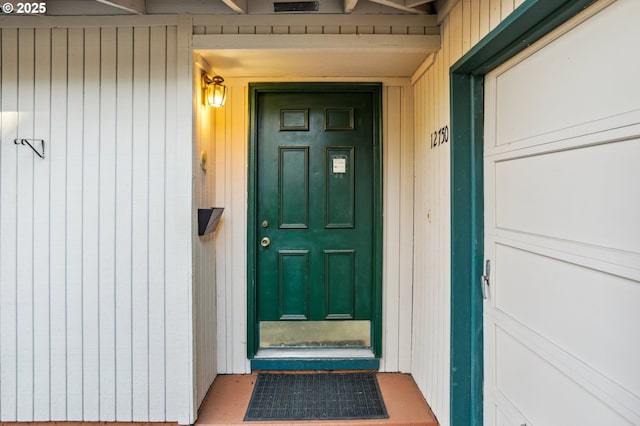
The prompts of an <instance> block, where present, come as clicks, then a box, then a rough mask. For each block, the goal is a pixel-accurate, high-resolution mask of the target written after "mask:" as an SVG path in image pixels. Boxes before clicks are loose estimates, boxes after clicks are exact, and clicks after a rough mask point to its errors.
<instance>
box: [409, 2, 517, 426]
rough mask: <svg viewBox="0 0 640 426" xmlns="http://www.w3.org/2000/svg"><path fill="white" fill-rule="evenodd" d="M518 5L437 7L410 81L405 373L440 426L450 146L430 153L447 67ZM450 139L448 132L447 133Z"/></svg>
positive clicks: (444, 109) (446, 353)
mask: <svg viewBox="0 0 640 426" xmlns="http://www.w3.org/2000/svg"><path fill="white" fill-rule="evenodd" d="M521 3H522V1H521V0H516V1H514V0H451V1H449V2H447V3H445V4H444V6H443V7H442V8H441V15H439V17H438V18H439V21H440V22H441V24H440V28H441V36H442V48H441V50H440V51H439V52H438V53H437V56H436V58H435V61H434V62H433V64H432V65H431V66H430V67H429V68H428V69H427V71H426V72H424V73H422V74H417V75H415V76H414V77H413V78H412V82H413V83H414V87H413V88H414V100H415V151H416V155H415V175H416V186H415V188H416V190H415V235H416V238H415V245H414V259H415V262H414V289H413V291H414V293H413V295H414V297H413V347H412V351H411V354H412V355H411V373H412V375H413V377H414V379H415V380H416V383H417V384H418V386H419V387H420V389H421V391H422V393H423V394H424V396H425V398H426V399H427V401H428V402H429V405H430V406H431V408H432V409H433V411H434V413H435V415H436V416H437V418H438V420H439V421H440V424H441V425H443V426H446V425H448V424H449V392H450V383H449V374H450V361H449V359H450V331H451V329H450V321H451V306H450V304H451V292H450V289H451V287H450V286H451V282H450V275H451V270H450V263H451V257H450V253H451V238H450V233H451V223H450V195H449V194H450V161H449V159H450V151H449V149H450V145H449V143H450V142H448V143H446V144H444V145H440V146H438V147H435V148H431V145H430V143H431V133H432V132H436V131H438V130H439V129H440V128H443V127H445V126H449V108H450V99H449V68H450V66H451V65H452V64H453V63H455V62H456V61H457V60H458V59H460V58H461V57H462V55H464V53H466V52H467V51H468V50H469V49H471V48H472V47H473V46H474V45H475V44H477V43H478V42H479V41H480V40H481V39H482V37H484V36H485V35H487V33H488V32H489V31H490V30H491V29H493V28H495V27H496V26H497V25H498V24H499V23H500V22H501V21H502V20H503V19H505V18H506V17H507V16H508V15H509V14H510V13H512V12H513V11H514V10H515V8H516V7H517V6H518V5H519V4H521ZM449 133H451V129H449Z"/></svg>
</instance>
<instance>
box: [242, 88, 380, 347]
mask: <svg viewBox="0 0 640 426" xmlns="http://www.w3.org/2000/svg"><path fill="white" fill-rule="evenodd" d="M374 99H375V97H374V95H373V93H371V92H370V91H353V92H349V91H346V92H345V91H333V92H332V91H331V90H328V91H310V92H307V91H304V92H286V91H282V92H276V91H273V92H271V91H269V92H259V93H258V94H257V96H256V103H257V108H256V110H257V115H256V121H257V122H256V128H257V138H256V153H257V159H256V168H257V183H256V188H257V192H256V223H255V224H254V226H255V227H256V228H255V229H256V233H255V235H256V237H257V238H256V239H257V241H255V244H256V247H257V249H256V267H257V268H256V290H257V291H256V297H257V301H256V302H257V318H256V320H257V323H258V324H257V325H259V324H261V323H263V322H265V324H267V328H269V327H272V326H273V322H275V321H309V322H310V323H309V325H308V326H307V327H311V329H313V328H314V327H315V328H316V329H321V328H322V327H324V326H323V325H321V322H326V321H336V323H335V324H334V326H333V328H334V329H336V330H338V329H340V328H341V326H340V324H343V323H344V321H364V322H360V323H359V325H358V326H357V327H355V328H353V330H357V331H354V332H353V333H355V334H358V335H359V336H358V338H355V337H354V338H353V339H350V338H349V333H351V332H350V331H348V330H350V328H349V327H348V326H346V325H345V326H344V327H342V328H343V329H344V330H347V331H344V332H345V333H346V334H345V336H343V337H340V338H339V339H335V340H336V341H334V342H333V343H326V342H325V343H321V345H329V344H335V345H337V346H340V345H342V344H344V345H345V346H348V345H352V344H354V342H365V343H359V344H357V345H365V344H366V345H367V346H369V345H370V344H371V340H372V339H371V336H367V338H366V339H362V336H361V334H362V333H361V330H362V324H369V328H370V329H371V326H370V325H371V324H373V319H374V318H373V315H374V309H373V304H374V291H375V288H376V286H375V283H374V270H373V268H374V253H375V250H376V247H377V245H376V244H375V242H374V227H375V224H376V218H375V217H374V214H375V209H374V174H375V172H374V167H375V164H376V163H377V162H376V161H375V160H374V150H375V130H374V129H375V126H374V124H375V119H374V114H375V101H374ZM265 238H266V239H268V241H267V242H266V243H265V241H266V240H265ZM344 324H346V323H344ZM260 329H261V327H257V330H258V333H260ZM276 329H277V326H276ZM284 329H286V327H284ZM334 331H335V330H334ZM340 333H342V332H341V331H338V332H337V334H340ZM260 340H262V339H261V338H260V337H259V338H258V341H260ZM320 340H322V339H320ZM328 340H329V341H332V339H328ZM336 342H338V343H336ZM339 342H343V343H339ZM347 342H349V343H347ZM282 345H283V346H287V345H288V344H282ZM290 345H291V346H296V345H297V344H296V343H295V342H291V343H290Z"/></svg>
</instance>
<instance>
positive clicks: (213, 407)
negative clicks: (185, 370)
mask: <svg viewBox="0 0 640 426" xmlns="http://www.w3.org/2000/svg"><path fill="white" fill-rule="evenodd" d="M256 377H257V374H246V375H236V374H233V375H220V376H218V377H217V378H216V379H215V381H214V382H213V385H211V388H210V389H209V392H208V393H207V396H206V397H205V399H204V401H203V402H202V405H201V407H200V411H199V412H198V420H197V421H196V425H201V426H205V425H212V426H213V425H239V424H256V425H280V426H282V425H296V424H319V425H322V424H324V425H329V424H330V425H377V424H394V425H425V426H437V425H438V422H437V420H436V418H435V416H434V415H433V413H432V412H431V409H430V408H429V406H428V405H427V403H426V401H425V400H424V397H423V396H422V394H421V393H420V390H419V389H418V386H417V385H416V383H415V382H414V381H413V378H412V377H411V376H410V375H408V374H402V373H377V377H378V383H379V384H380V390H381V392H382V397H383V398H384V403H385V406H386V407H387V413H388V414H389V418H388V419H375V420H343V421H337V420H331V421H329V422H327V421H321V420H314V421H309V420H305V421H295V422H286V423H284V422H277V423H274V422H269V421H259V422H257V421H251V422H245V421H243V418H244V414H245V411H246V410H247V406H248V404H249V399H250V398H251V392H252V391H253V384H254V383H255V381H256Z"/></svg>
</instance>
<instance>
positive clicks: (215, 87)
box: [203, 74, 227, 107]
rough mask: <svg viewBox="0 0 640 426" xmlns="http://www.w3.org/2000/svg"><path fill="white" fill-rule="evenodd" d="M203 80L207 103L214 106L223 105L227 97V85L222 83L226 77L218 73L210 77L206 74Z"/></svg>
mask: <svg viewBox="0 0 640 426" xmlns="http://www.w3.org/2000/svg"><path fill="white" fill-rule="evenodd" d="M203 80H204V87H205V90H204V92H205V102H206V104H207V105H209V106H212V107H221V106H223V105H224V101H225V100H226V98H227V87H226V86H225V85H224V84H222V82H223V81H224V79H223V78H222V77H220V76H218V75H217V76H215V77H213V78H210V77H209V76H207V75H206V74H205V75H204V76H203Z"/></svg>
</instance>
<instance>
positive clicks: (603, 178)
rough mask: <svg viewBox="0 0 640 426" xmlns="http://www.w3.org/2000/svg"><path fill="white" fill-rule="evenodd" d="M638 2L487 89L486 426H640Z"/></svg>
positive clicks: (576, 28) (514, 67)
mask: <svg viewBox="0 0 640 426" xmlns="http://www.w3.org/2000/svg"><path fill="white" fill-rule="evenodd" d="M639 17H640V1H638V0H618V1H617V2H612V1H607V2H600V3H597V4H596V5H594V6H592V7H591V8H590V9H588V10H587V11H585V12H584V13H583V15H581V16H578V17H577V18H576V19H574V20H572V21H571V22H569V23H568V24H567V25H564V26H563V27H562V28H560V29H559V30H558V31H555V32H554V33H552V34H550V35H549V36H547V37H546V38H545V39H543V40H542V41H540V42H539V43H537V44H536V45H534V46H532V47H531V48H529V49H527V50H526V51H525V52H523V53H522V54H520V55H518V56H517V57H515V58H513V59H512V60H511V61H509V62H508V63H506V64H504V65H502V66H501V67H500V68H499V69H496V70H494V71H492V72H491V73H490V74H488V75H487V76H486V78H485V135H484V137H485V139H484V152H485V157H484V168H485V171H484V173H485V188H484V193H485V264H486V262H488V263H489V264H490V268H489V271H488V274H487V273H486V274H487V275H489V280H488V281H489V283H488V285H485V286H484V287H485V288H484V290H485V293H484V295H485V301H484V339H485V340H484V348H485V349H484V351H485V352H484V363H485V371H484V374H485V375H484V419H485V424H486V425H517V426H519V425H523V424H526V425H544V426H548V425H562V426H567V425H607V426H611V425H629V424H632V425H633V424H635V425H638V424H640V25H639V24H638V19H639Z"/></svg>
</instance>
